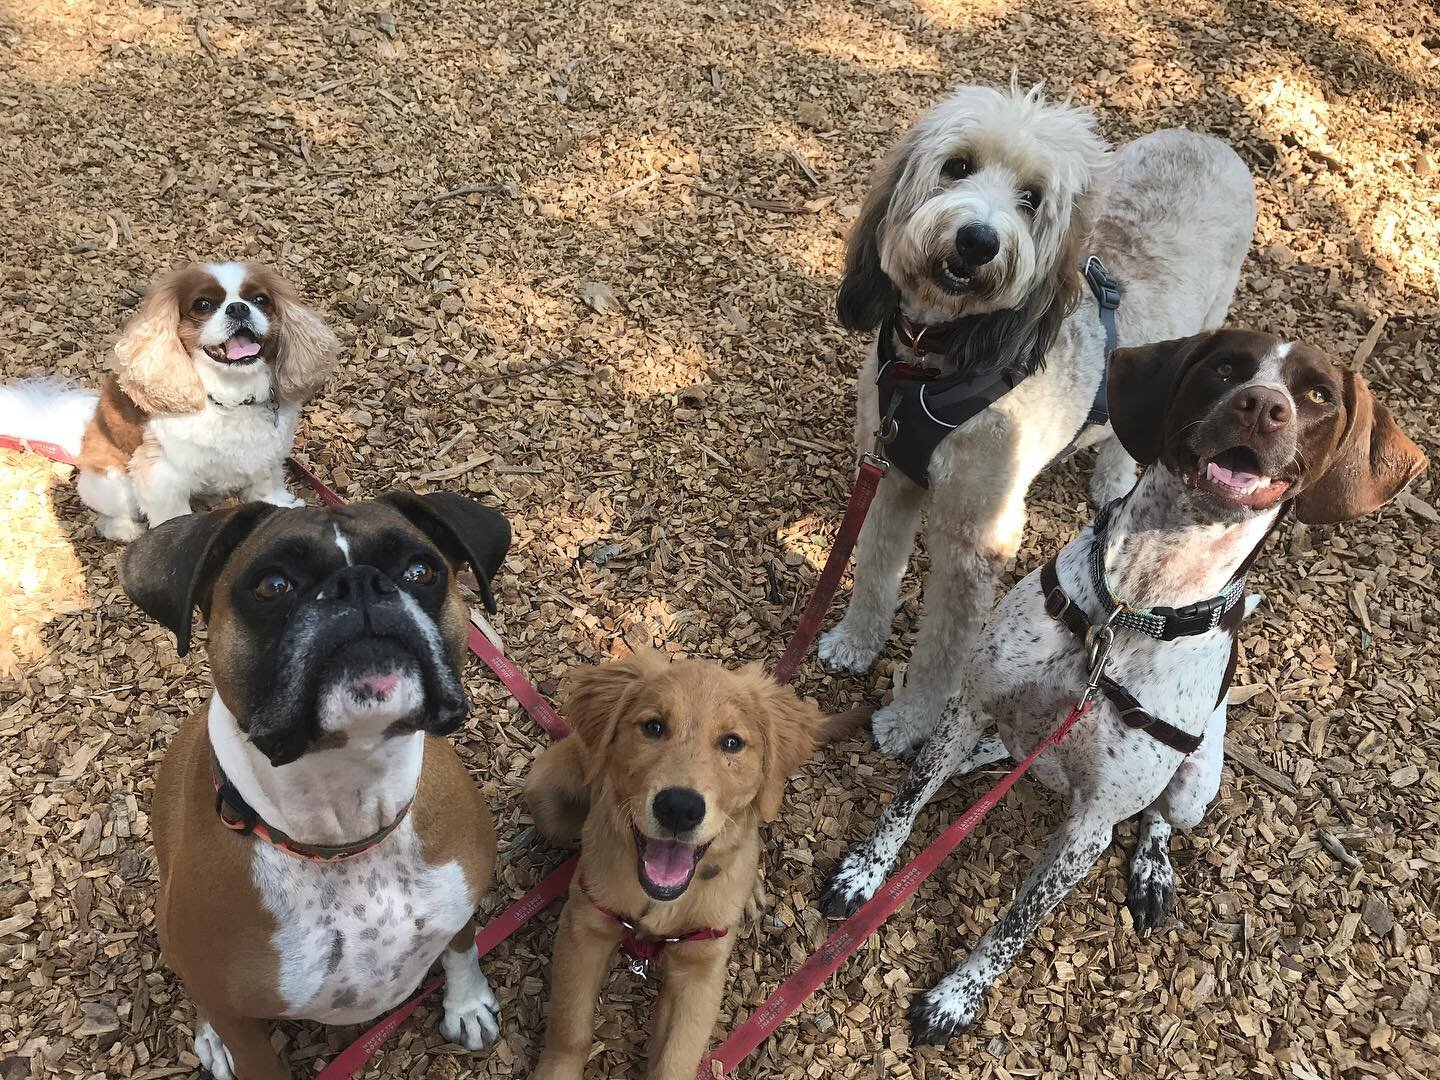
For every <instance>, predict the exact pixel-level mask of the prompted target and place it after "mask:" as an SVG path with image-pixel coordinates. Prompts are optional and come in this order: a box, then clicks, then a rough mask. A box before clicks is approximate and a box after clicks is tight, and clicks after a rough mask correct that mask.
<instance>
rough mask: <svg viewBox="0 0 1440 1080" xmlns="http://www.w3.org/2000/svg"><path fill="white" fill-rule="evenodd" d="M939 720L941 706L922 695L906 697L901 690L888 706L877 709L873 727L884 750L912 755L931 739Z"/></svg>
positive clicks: (895, 755)
mask: <svg viewBox="0 0 1440 1080" xmlns="http://www.w3.org/2000/svg"><path fill="white" fill-rule="evenodd" d="M939 719H940V710H939V709H936V708H933V707H931V705H930V704H929V702H927V701H926V700H925V699H923V698H912V697H907V696H906V695H905V692H904V691H903V690H902V691H901V692H900V696H899V697H897V698H896V699H895V700H894V701H892V702H891V703H890V704H889V705H886V706H885V707H884V708H883V709H876V710H875V715H874V716H872V717H871V718H870V730H871V732H872V734H873V735H874V736H875V745H876V746H878V747H879V748H880V752H881V753H884V754H888V755H890V756H891V757H897V758H909V757H911V756H912V755H913V754H914V753H915V751H916V750H918V749H920V745H921V744H922V743H923V742H924V741H925V740H926V739H927V738H929V736H930V732H932V731H934V730H935V725H936V723H938V722H939Z"/></svg>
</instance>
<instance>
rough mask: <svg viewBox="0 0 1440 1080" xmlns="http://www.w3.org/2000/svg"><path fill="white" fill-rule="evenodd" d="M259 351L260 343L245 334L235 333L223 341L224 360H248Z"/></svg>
mask: <svg viewBox="0 0 1440 1080" xmlns="http://www.w3.org/2000/svg"><path fill="white" fill-rule="evenodd" d="M259 351H260V343H259V342H258V341H256V340H255V339H254V338H252V337H250V336H248V335H246V334H236V335H235V336H234V337H232V338H230V339H229V340H227V341H226V342H225V359H226V360H248V359H249V358H250V357H252V356H254V355H255V354H256V353H258V352H259Z"/></svg>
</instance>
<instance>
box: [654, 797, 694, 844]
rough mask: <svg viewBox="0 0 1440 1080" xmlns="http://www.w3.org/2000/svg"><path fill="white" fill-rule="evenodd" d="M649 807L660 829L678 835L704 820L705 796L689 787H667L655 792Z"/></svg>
mask: <svg viewBox="0 0 1440 1080" xmlns="http://www.w3.org/2000/svg"><path fill="white" fill-rule="evenodd" d="M650 809H651V810H652V811H653V812H654V814H655V820H656V822H658V823H659V825H660V827H661V828H662V829H669V830H670V831H671V832H673V833H674V834H675V835H676V836H679V835H680V834H681V833H687V832H689V831H690V830H691V829H693V828H695V826H697V825H699V824H700V822H702V821H704V820H705V796H703V795H701V794H700V793H699V792H698V791H692V790H691V789H690V788H683V787H667V788H665V789H664V790H663V791H660V792H657V793H656V795H655V799H654V801H653V802H651V804H650Z"/></svg>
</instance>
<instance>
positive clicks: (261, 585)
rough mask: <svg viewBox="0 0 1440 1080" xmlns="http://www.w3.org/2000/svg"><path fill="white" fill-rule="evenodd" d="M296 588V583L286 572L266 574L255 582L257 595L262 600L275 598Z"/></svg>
mask: <svg viewBox="0 0 1440 1080" xmlns="http://www.w3.org/2000/svg"><path fill="white" fill-rule="evenodd" d="M294 588H295V583H294V582H293V581H291V580H290V579H289V578H287V577H286V576H285V575H284V574H280V573H272V574H266V575H265V576H264V577H262V578H261V579H260V580H259V581H258V582H256V583H255V595H256V596H258V597H259V598H260V599H261V600H274V599H276V598H277V597H281V596H284V595H285V594H286V593H288V592H290V591H292V590H293V589H294Z"/></svg>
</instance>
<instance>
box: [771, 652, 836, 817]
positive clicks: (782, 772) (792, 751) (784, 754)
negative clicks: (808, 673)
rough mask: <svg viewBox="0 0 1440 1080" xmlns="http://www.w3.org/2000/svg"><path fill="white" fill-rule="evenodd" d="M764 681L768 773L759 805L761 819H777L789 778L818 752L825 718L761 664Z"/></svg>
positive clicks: (817, 708) (811, 702)
mask: <svg viewBox="0 0 1440 1080" xmlns="http://www.w3.org/2000/svg"><path fill="white" fill-rule="evenodd" d="M755 672H756V676H757V679H758V680H763V685H761V686H758V687H757V688H756V697H757V698H758V699H759V706H760V709H759V711H760V713H761V714H762V715H763V716H764V718H765V773H764V778H763V779H762V780H761V782H760V794H759V795H757V796H756V798H755V809H756V810H757V811H758V812H759V814H760V820H761V821H774V820H775V819H776V818H777V817H778V816H779V815H780V804H781V803H782V802H783V801H784V799H785V781H786V780H787V779H789V777H790V774H791V773H793V772H794V771H795V770H796V769H798V768H799V767H800V766H801V765H803V764H805V762H806V761H808V760H809V759H810V755H811V754H813V753H814V752H815V740H816V734H817V732H818V731H819V730H820V726H821V724H822V723H823V722H824V719H825V718H824V715H823V714H822V713H821V712H820V709H819V707H818V706H817V705H816V704H815V703H814V702H813V701H809V700H807V699H806V698H802V697H801V696H800V695H799V694H797V693H796V692H795V691H794V690H792V689H790V687H788V686H781V685H780V684H779V683H777V682H775V681H774V680H773V679H771V678H770V677H769V676H768V675H766V674H765V673H764V672H762V671H761V670H760V669H759V668H756V669H755Z"/></svg>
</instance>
